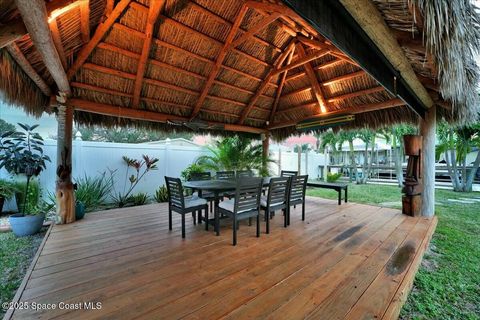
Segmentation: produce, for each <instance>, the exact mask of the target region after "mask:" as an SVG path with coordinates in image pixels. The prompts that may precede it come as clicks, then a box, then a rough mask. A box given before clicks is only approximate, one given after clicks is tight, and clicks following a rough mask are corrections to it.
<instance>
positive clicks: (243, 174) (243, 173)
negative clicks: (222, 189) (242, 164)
mask: <svg viewBox="0 0 480 320" xmlns="http://www.w3.org/2000/svg"><path fill="white" fill-rule="evenodd" d="M253 176H254V174H253V171H252V170H237V179H238V178H251V177H253Z"/></svg>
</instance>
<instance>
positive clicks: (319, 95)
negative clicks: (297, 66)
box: [297, 43, 328, 113]
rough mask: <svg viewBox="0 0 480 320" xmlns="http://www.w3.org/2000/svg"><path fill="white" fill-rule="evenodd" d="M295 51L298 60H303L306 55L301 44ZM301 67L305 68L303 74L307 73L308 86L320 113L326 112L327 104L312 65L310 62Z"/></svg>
mask: <svg viewBox="0 0 480 320" xmlns="http://www.w3.org/2000/svg"><path fill="white" fill-rule="evenodd" d="M297 51H298V57H299V58H300V59H303V58H305V57H306V55H307V54H306V52H305V49H304V48H303V45H302V44H301V43H299V44H297ZM303 67H304V68H305V72H306V73H307V78H308V80H309V81H310V85H311V86H312V90H313V93H314V95H315V98H316V99H317V101H318V104H319V106H320V111H321V112H322V113H325V112H327V106H328V103H327V101H326V100H325V94H324V92H323V90H322V87H321V86H320V83H319V82H318V78H317V75H316V74H315V71H314V70H313V67H312V65H311V64H310V62H307V63H305V64H304V65H303Z"/></svg>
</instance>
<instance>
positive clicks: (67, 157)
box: [56, 105, 75, 223]
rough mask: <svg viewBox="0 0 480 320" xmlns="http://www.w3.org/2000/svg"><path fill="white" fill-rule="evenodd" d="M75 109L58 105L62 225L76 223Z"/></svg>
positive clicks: (58, 193) (58, 206)
mask: <svg viewBox="0 0 480 320" xmlns="http://www.w3.org/2000/svg"><path fill="white" fill-rule="evenodd" d="M72 125H73V108H72V107H66V106H64V105H58V131H57V186H56V197H57V215H58V217H59V218H60V223H72V222H74V221H75V193H74V190H73V184H72Z"/></svg>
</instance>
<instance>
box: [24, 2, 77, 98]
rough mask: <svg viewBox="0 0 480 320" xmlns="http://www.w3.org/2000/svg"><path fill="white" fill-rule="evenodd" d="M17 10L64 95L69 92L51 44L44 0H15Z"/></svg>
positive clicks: (62, 70)
mask: <svg viewBox="0 0 480 320" xmlns="http://www.w3.org/2000/svg"><path fill="white" fill-rule="evenodd" d="M15 3H16V4H17V8H18V10H19V11H20V14H21V16H22V18H23V22H24V23H25V26H26V27H27V30H28V32H29V33H30V37H31V39H32V42H33V44H34V45H35V48H36V49H37V51H38V52H39V53H40V56H41V57H42V60H43V63H44V64H45V67H46V68H47V70H48V71H49V72H50V74H51V76H52V78H53V80H54V81H55V83H56V84H57V87H58V89H59V91H60V92H61V93H63V94H65V95H69V94H70V92H71V89H70V85H69V83H68V79H67V75H66V73H65V69H64V68H63V65H62V62H61V60H60V57H59V55H58V52H57V49H56V48H55V44H54V42H53V38H52V34H51V32H50V27H49V26H48V14H47V8H46V6H45V1H44V0H16V1H15Z"/></svg>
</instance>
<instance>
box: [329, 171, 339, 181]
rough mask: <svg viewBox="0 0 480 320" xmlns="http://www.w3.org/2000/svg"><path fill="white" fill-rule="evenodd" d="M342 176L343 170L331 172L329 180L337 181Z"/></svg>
mask: <svg viewBox="0 0 480 320" xmlns="http://www.w3.org/2000/svg"><path fill="white" fill-rule="evenodd" d="M341 176H342V173H341V172H337V173H331V172H329V173H327V182H335V181H337V180H338V179H340V177H341Z"/></svg>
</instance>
